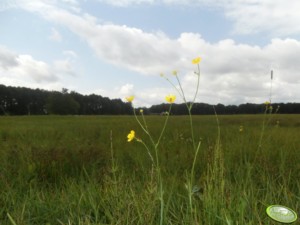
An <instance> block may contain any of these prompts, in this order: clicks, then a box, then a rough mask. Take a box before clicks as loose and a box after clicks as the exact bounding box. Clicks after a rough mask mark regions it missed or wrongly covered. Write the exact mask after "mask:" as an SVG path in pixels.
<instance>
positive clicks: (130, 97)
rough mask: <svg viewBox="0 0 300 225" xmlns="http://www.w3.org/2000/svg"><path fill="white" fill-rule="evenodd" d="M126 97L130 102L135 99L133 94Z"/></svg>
mask: <svg viewBox="0 0 300 225" xmlns="http://www.w3.org/2000/svg"><path fill="white" fill-rule="evenodd" d="M125 99H126V100H127V101H128V102H132V101H133V99H134V96H133V95H131V96H128V97H126V98H125Z"/></svg>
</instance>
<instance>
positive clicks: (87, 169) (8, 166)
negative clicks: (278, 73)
mask: <svg viewBox="0 0 300 225" xmlns="http://www.w3.org/2000/svg"><path fill="white" fill-rule="evenodd" d="M138 118H141V115H138ZM144 119H145V120H146V121H147V123H148V128H149V131H150V132H151V135H152V136H153V139H157V138H159V134H160V131H161V129H162V126H163V122H164V121H165V117H164V116H145V117H144ZM217 122H218V123H217ZM263 124H264V125H263ZM193 127H194V137H195V139H196V140H197V141H201V146H200V148H199V154H198V156H197V158H196V160H195V163H194V164H193V162H194V156H195V152H194V151H193V147H192V145H193V141H192V140H191V131H190V126H189V118H188V116H172V115H171V116H170V117H169V121H168V124H167V126H166V130H165V132H164V134H163V136H162V138H161V141H160V145H159V147H158V159H159V162H160V172H161V180H162V184H163V189H162V190H163V191H162V193H163V198H164V204H163V209H164V210H163V213H161V210H160V208H161V205H160V202H161V199H160V197H161V196H160V195H159V194H158V193H159V190H158V189H159V185H158V180H157V178H156V176H155V172H154V171H153V170H154V168H153V165H152V162H151V160H150V158H149V155H148V154H147V150H146V149H145V147H144V146H143V145H142V144H141V143H140V142H138V141H131V142H128V141H127V138H126V137H127V134H128V133H129V131H130V130H135V132H136V137H138V138H139V139H141V140H143V141H144V143H145V144H147V145H148V144H149V143H148V142H149V140H148V139H147V138H148V137H147V135H145V133H144V132H143V130H142V129H141V127H139V125H138V124H137V123H136V120H135V118H134V117H133V116H23V117H0V171H1V173H0V206H1V207H0V224H4V225H5V224H17V225H25V224H26V225H27V224H37V225H42V224H47V225H50V224H65V225H67V224H82V225H88V224H122V225H123V224H130V225H132V224H135V225H138V224H143V225H145V224H159V223H160V221H161V217H163V224H170V225H171V224H193V225H194V224H195V225H196V224H199V225H200V224H204V225H209V224H212V225H217V224H243V225H246V224H253V225H254V224H255V225H257V224H279V223H277V222H275V221H272V220H271V219H270V218H269V217H268V216H267V215H266V213H265V210H266V207H267V206H268V205H271V204H281V205H285V206H288V207H290V208H292V209H293V210H294V211H296V212H297V213H298V214H299V213H300V179H299V178H300V175H299V174H300V163H299V162H300V152H299V149H300V139H299V129H300V115H280V114H274V115H264V114H262V115H234V116H233V115H232V116H218V120H217V119H216V117H215V116H194V117H193ZM193 165H194V173H193V176H194V179H193V184H192V185H193V187H192V189H191V188H189V187H188V185H189V184H190V183H189V181H190V171H191V169H192V166H193ZM189 190H192V193H188V192H189ZM191 203H192V207H190V206H191ZM297 222H298V223H299V219H298V221H297ZM297 222H295V223H296V224H297Z"/></svg>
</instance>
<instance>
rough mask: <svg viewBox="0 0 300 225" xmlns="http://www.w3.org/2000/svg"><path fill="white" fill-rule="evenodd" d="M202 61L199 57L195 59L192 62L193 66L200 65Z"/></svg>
mask: <svg viewBox="0 0 300 225" xmlns="http://www.w3.org/2000/svg"><path fill="white" fill-rule="evenodd" d="M200 61H201V58H200V57H197V58H195V59H193V60H192V63H193V64H199V63H200Z"/></svg>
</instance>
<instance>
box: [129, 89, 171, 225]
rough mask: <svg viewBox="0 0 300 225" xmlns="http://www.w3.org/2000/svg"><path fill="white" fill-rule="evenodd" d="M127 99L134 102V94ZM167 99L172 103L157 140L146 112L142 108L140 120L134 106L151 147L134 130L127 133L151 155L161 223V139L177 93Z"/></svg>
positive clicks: (162, 217)
mask: <svg viewBox="0 0 300 225" xmlns="http://www.w3.org/2000/svg"><path fill="white" fill-rule="evenodd" d="M126 100H127V101H128V102H131V103H132V102H133V100H134V96H129V97H126ZM165 100H166V101H167V102H168V103H170V106H169V110H168V112H167V114H166V118H165V121H164V125H163V127H162V130H161V132H160V135H159V137H158V139H157V140H155V139H154V138H153V136H152V135H151V132H150V130H149V128H148V125H147V122H146V119H145V117H144V112H143V110H140V112H139V113H140V114H141V116H142V119H141V120H140V119H139V117H138V116H137V115H136V109H135V108H134V107H133V112H134V116H135V119H136V121H137V122H138V124H139V126H140V127H141V128H142V130H143V131H144V133H145V134H146V135H147V136H148V138H149V140H150V143H151V146H150V147H149V146H148V145H147V144H146V143H145V142H144V141H143V140H142V139H141V138H138V137H137V136H136V133H135V131H134V130H131V131H130V133H129V134H128V135H127V141H128V142H131V141H137V142H139V143H141V144H142V145H143V146H144V147H145V149H146V151H147V154H148V155H149V158H150V160H151V162H152V171H155V173H156V182H157V184H158V199H159V202H160V222H159V224H160V225H162V224H163V223H164V217H165V212H164V208H165V202H164V188H163V179H162V174H161V167H160V161H159V154H158V153H159V145H160V142H161V139H162V137H163V134H164V132H165V128H166V126H167V122H168V119H169V116H170V112H171V108H172V104H173V103H174V101H175V100H176V96H175V95H171V94H170V95H167V96H166V97H165Z"/></svg>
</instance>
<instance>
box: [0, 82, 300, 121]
mask: <svg viewBox="0 0 300 225" xmlns="http://www.w3.org/2000/svg"><path fill="white" fill-rule="evenodd" d="M265 107H266V106H265V105H264V104H253V103H246V104H240V105H238V106H237V105H223V104H217V105H210V104H206V103H195V104H194V105H193V108H192V114H193V115H211V114H214V113H215V112H216V113H217V114H219V115H231V114H260V113H264V111H265ZM272 107H273V112H277V113H283V114H286V113H288V114H298V113H300V103H272ZM140 109H143V111H144V114H146V115H147V114H149V115H163V114H164V112H167V111H168V109H169V104H159V105H153V106H151V107H149V108H138V109H136V110H138V111H139V110H140ZM132 113H133V107H132V105H131V104H130V103H128V102H123V101H122V100H121V99H109V98H107V97H102V96H101V95H96V94H90V95H82V94H80V93H77V92H75V91H71V92H69V91H68V89H65V88H63V89H62V91H60V92H59V91H46V90H41V89H30V88H25V87H11V86H5V85H0V115H48V114H57V115H131V114H132ZM171 113H172V114H173V115H186V114H187V113H188V112H187V108H186V105H185V104H173V105H172V111H171Z"/></svg>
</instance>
